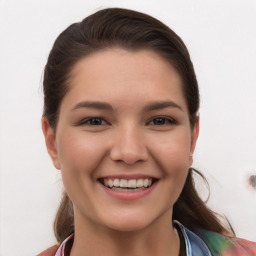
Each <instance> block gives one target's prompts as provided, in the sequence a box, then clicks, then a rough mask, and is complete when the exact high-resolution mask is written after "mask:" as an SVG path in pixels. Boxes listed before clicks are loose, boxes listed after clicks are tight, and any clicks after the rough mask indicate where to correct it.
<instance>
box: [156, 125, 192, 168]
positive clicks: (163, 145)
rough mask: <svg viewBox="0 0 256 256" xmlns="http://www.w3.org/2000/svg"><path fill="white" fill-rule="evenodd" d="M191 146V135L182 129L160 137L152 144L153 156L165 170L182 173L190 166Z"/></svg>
mask: <svg viewBox="0 0 256 256" xmlns="http://www.w3.org/2000/svg"><path fill="white" fill-rule="evenodd" d="M190 144H191V136H190V133H189V132H187V131H186V129H183V128H180V129H177V131H176V132H173V133H172V132H170V133H169V134H163V135H162V136H158V137H157V140H156V141H154V142H152V145H154V146H153V147H152V150H153V151H154V153H153V154H152V155H154V156H155V160H156V161H157V162H158V163H161V164H162V165H163V168H164V169H165V170H172V171H173V172H175V170H177V171H181V170H182V169H187V168H188V167H189V166H190V165H189V163H190V157H189V156H190Z"/></svg>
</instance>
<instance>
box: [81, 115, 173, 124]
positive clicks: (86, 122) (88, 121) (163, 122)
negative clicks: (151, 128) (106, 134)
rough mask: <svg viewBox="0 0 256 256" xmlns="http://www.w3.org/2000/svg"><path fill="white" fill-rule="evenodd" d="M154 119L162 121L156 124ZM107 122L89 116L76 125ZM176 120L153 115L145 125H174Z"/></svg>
mask: <svg viewBox="0 0 256 256" xmlns="http://www.w3.org/2000/svg"><path fill="white" fill-rule="evenodd" d="M92 121H97V122H98V124H95V123H94V124H93V123H92ZM156 121H160V122H162V123H160V124H156V123H155V122H156ZM102 123H103V124H102ZM107 124H109V123H108V122H107V121H106V120H104V118H102V117H89V118H86V119H83V120H82V121H81V122H79V123H78V126H80V125H89V126H101V125H107ZM175 124H177V122H176V121H175V120H174V119H173V118H170V117H161V116H159V117H155V118H152V119H151V120H150V121H149V122H147V125H156V126H163V125H175Z"/></svg>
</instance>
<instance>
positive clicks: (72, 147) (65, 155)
mask: <svg viewBox="0 0 256 256" xmlns="http://www.w3.org/2000/svg"><path fill="white" fill-rule="evenodd" d="M60 136H61V135H60ZM59 142H60V143H59V144H58V147H57V148H58V157H59V161H60V165H61V170H62V172H63V174H64V175H65V174H66V175H68V174H72V175H79V176H80V175H82V174H83V175H84V174H85V173H86V174H88V175H92V174H94V173H93V171H94V170H95V169H96V168H97V165H98V164H99V163H100V159H101V158H102V157H103V156H104V154H105V152H104V148H103V144H102V140H99V139H97V138H96V137H94V136H86V134H85V133H83V132H81V131H80V132H76V133H74V132H70V133H69V132H68V131H66V132H65V136H61V138H60V140H59Z"/></svg>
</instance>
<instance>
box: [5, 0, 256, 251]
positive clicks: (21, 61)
mask: <svg viewBox="0 0 256 256" xmlns="http://www.w3.org/2000/svg"><path fill="white" fill-rule="evenodd" d="M103 7H126V8H131V9H135V10H138V11H143V12H146V13H148V14H150V15H153V16H155V17H156V18H158V19H160V20H162V21H163V22H165V23H166V24H167V25H168V26H170V27H171V28H172V29H173V30H174V31H176V32H177V33H178V34H179V35H180V36H181V38H182V39H183V40H184V42H185V43H186V45H187V46H188V49H189V51H190V53H191V57H192V60H193V62H194V66H195V70H196V73H197V77H198V81H199V85H200V90H201V97H202V101H201V111H200V117H201V134H200V137H199V141H198V145H197V150H196V152H195V164H194V167H196V168H198V169H199V170H201V171H202V172H203V173H204V174H205V175H206V177H207V179H208V180H209V183H210V186H211V199H210V201H209V205H210V206H211V207H213V209H214V210H216V211H218V212H220V213H223V214H225V215H226V216H227V217H228V218H229V220H230V222H231V224H232V225H233V227H234V229H235V231H236V233H237V235H238V236H240V237H243V238H246V239H250V240H256V190H254V189H252V188H250V187H249V185H248V182H247V179H248V176H249V175H250V174H256V64H255V61H256V1H254V0H251V1H249V0H241V1H237V0H236V1H235V0H226V1H224V0H216V1H206V0H193V1H191V0H187V1H183V0H176V1H171V0H166V1H163V0H162V1H161V0H157V1H150V0H141V1H140V0H136V1H132V0H122V1H120V0H119V1H117V0H116V1H114V0H112V1H103V0H102V1H100V0H94V1H89V0H73V1H67V0H59V1H58V0H40V1H36V0H30V1H29V0H27V1H25V0H23V1H19V0H16V1H14V0H0V170H1V176H0V178H1V184H0V189H1V190H0V196H1V197H0V204H1V205H0V217H1V218H0V221H1V222H0V229H1V236H0V255H1V256H16V255H19V256H28V255H35V254H37V253H39V252H40V251H42V250H43V249H45V248H47V247H49V246H50V245H52V244H53V243H55V239H54V235H53V231H52V221H53V217H54V214H55V211H56V208H57V205H58V202H59V198H60V193H61V188H62V185H61V177H60V175H59V171H57V170H55V169H54V168H53V166H52V164H51V161H50V159H49V157H48V155H47V153H46V149H45V146H44V140H43V135H42V132H41V127H40V118H41V114H42V101H43V97H42V91H41V85H40V84H41V77H42V71H43V67H44V65H45V63H46V59H47V56H48V53H49V51H50V49H51V46H52V44H53V42H54V40H55V38H56V37H57V35H58V34H59V33H60V32H61V31H62V30H63V29H65V28H66V27H67V26H68V25H70V24H71V23H73V22H76V21H80V20H81V19H83V18H84V17H85V16H87V15H89V14H91V13H92V12H94V11H96V10H98V9H99V8H103Z"/></svg>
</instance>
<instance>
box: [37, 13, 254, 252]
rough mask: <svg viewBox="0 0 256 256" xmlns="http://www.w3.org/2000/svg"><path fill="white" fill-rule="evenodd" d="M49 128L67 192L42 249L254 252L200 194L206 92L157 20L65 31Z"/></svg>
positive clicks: (86, 24)
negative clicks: (50, 242) (50, 239)
mask: <svg viewBox="0 0 256 256" xmlns="http://www.w3.org/2000/svg"><path fill="white" fill-rule="evenodd" d="M43 83H44V95H45V98H44V99H45V101H44V114H43V118H42V128H43V132H44V135H45V141H46V145H47V149H48V152H49V154H50V156H51V158H52V161H53V164H54V166H55V167H56V168H57V169H59V170H61V173H62V179H63V183H64V187H65V193H64V195H63V199H62V202H61V205H60V207H59V210H58V213H57V216H56V219H55V225H54V228H55V235H56V238H57V240H58V242H59V244H58V245H56V246H54V247H52V248H50V249H48V250H46V251H44V252H42V253H41V254H39V255H41V256H45V255H47V256H48V255H51V256H53V255H65V256H66V255H71V256H81V255H85V256H86V255H113V256H114V255H193V256H194V255H196V256H200V255H256V245H255V243H253V242H249V241H246V240H241V239H237V238H234V233H233V232H232V230H231V228H226V227H224V226H223V224H222V223H221V222H220V220H219V219H218V217H217V216H216V214H215V213H214V212H212V211H211V210H210V209H208V208H207V206H206V205H205V204H204V202H203V201H202V200H201V199H200V198H199V196H198V194H197V192H196V190H195V188H194V182H193V177H192V173H193V171H194V170H193V169H192V168H191V165H192V162H193V152H194V149H195V146H196V141H197V137H198V133H199V118H198V115H197V114H198V109H199V91H198V84H197V80H196V75H195V73H194V69H193V65H192V63H191V60H190V57H189V53H188V51H187V49H186V46H185V45H184V43H183V42H182V40H181V39H180V38H179V37H178V36H177V35H176V34H175V33H174V32H173V31H172V30H170V29H169V28H168V27H166V26H165V25H164V24H162V23H161V22H160V21H158V20H156V19H154V18H152V17H150V16H148V15H145V14H142V13H138V12H135V11H131V10H125V9H115V8H113V9H105V10H101V11H99V12H97V13H95V14H93V15H91V16H89V17H87V18H86V19H84V20H83V21H82V22H80V23H76V24H73V25H71V26H70V27H68V28H67V29H66V30H65V31H64V32H63V33H61V34H60V36H59V37H58V38H57V40H56V42H55V44H54V46H53V49H52V50H51V53H50V55H49V58H48V62H47V64H46V67H45V72H44V82H43Z"/></svg>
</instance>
